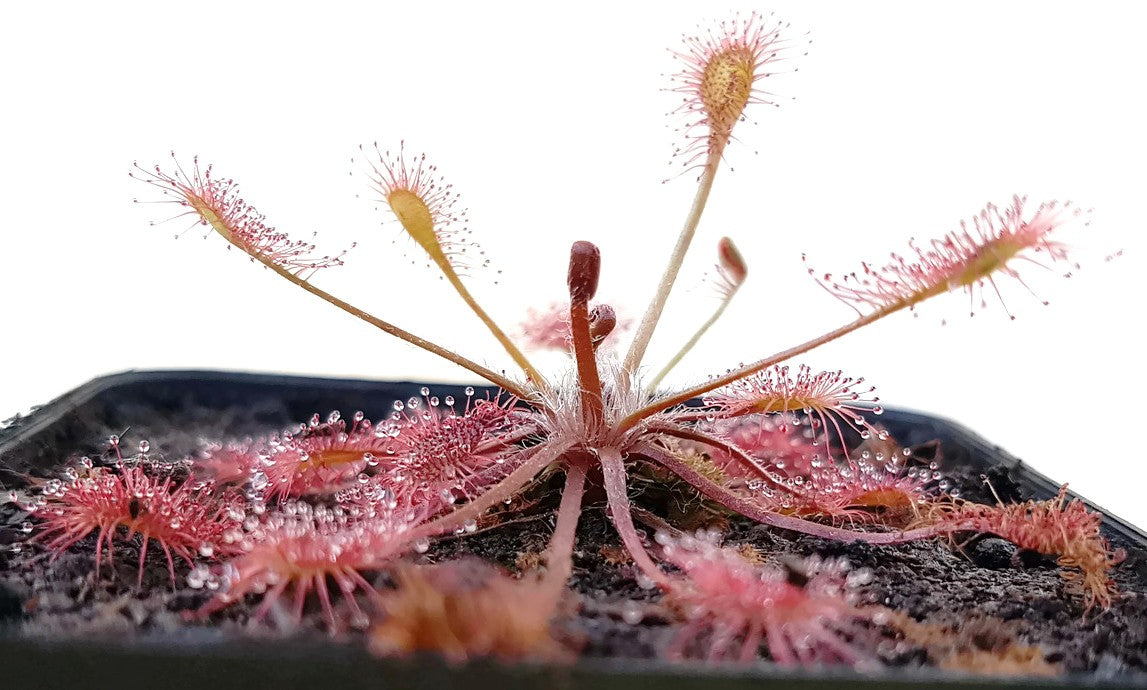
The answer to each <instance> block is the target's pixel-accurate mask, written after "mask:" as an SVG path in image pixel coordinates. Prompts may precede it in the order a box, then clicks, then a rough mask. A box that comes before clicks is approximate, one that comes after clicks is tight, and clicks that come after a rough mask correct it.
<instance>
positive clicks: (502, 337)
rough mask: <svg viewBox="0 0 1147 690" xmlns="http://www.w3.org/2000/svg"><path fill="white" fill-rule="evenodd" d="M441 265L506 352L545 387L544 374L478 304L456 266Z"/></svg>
mask: <svg viewBox="0 0 1147 690" xmlns="http://www.w3.org/2000/svg"><path fill="white" fill-rule="evenodd" d="M439 266H440V268H441V269H442V272H443V273H444V274H445V275H446V279H447V280H449V281H450V284H451V285H453V286H454V290H455V291H456V292H457V293H458V295H459V296H460V297H462V301H464V302H465V303H466V305H467V306H468V307H470V310H471V311H473V312H474V313H475V314H476V315H477V316H478V318H479V319H481V320H482V323H484V324H486V328H488V329H490V333H492V334H493V335H494V337H495V338H497V339H498V342H499V343H501V344H502V347H503V348H504V349H505V350H506V354H508V355H510V358H511V359H513V360H514V362H515V363H516V364H517V365H518V366H519V367H521V369H522V371H523V372H524V373H525V374H526V377H527V378H528V379H530V380H531V381H533V382H534V383H535V384H536V385H538V386H540V387H541V388H543V389H544V388H545V387H546V385H547V384H546V380H545V379H544V378H542V375H541V374H539V373H538V370H537V369H535V368H534V365H532V364H530V361H529V360H528V359H526V355H525V354H523V353H522V351H521V350H520V349H518V346H517V345H515V344H514V342H513V341H512V340H510V338H509V336H507V335H506V333H505V332H504V331H503V330H502V329H501V328H500V327H499V326H498V324H497V323H495V322H494V320H493V319H492V318H490V315H489V314H487V313H486V310H485V309H483V308H482V307H481V305H479V304H478V301H477V300H475V299H474V296H473V295H471V294H470V291H469V290H468V289H466V286H465V285H464V284H463V283H462V279H461V278H459V277H458V274H457V273H456V272H455V271H454V268H453V267H452V266H450V264H449V262H447V263H445V264H441V263H440V264H439Z"/></svg>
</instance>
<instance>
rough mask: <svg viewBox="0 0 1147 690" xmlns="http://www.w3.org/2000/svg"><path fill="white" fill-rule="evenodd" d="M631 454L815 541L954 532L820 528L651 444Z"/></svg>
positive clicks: (898, 539) (897, 539)
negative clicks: (737, 491)
mask: <svg viewBox="0 0 1147 690" xmlns="http://www.w3.org/2000/svg"><path fill="white" fill-rule="evenodd" d="M634 453H635V454H639V455H643V456H645V457H647V458H649V459H650V460H652V461H653V462H655V463H657V464H659V465H662V466H663V467H665V468H666V469H667V470H669V471H670V472H672V473H673V474H676V475H677V476H678V477H681V479H683V480H685V481H686V482H688V483H689V484H691V485H692V486H693V488H695V489H697V491H699V492H701V495H703V496H705V497H706V498H708V499H709V500H711V501H716V502H717V503H720V504H721V505H723V506H725V507H726V508H728V509H729V510H732V511H734V512H736V513H740V514H741V515H744V516H745V517H747V518H750V519H753V520H756V521H757V522H759V523H761V524H763V525H769V526H771V527H779V528H781V529H787V530H792V531H794V532H800V533H802V534H811V535H812V536H814V537H823V538H825V539H835V540H837V541H842V542H852V541H863V542H867V543H869V544H902V543H904V542H908V541H916V540H919V539H927V538H929V537H935V536H939V535H941V534H947V533H950V532H952V531H955V530H953V529H952V528H950V527H944V526H940V525H933V526H928V527H920V528H917V529H911V530H901V531H898V532H858V531H855V530H849V529H844V528H841V527H833V526H831V525H822V524H820V523H819V522H810V521H808V520H802V519H801V518H796V517H792V516H789V515H781V514H780V513H774V512H772V511H770V510H766V509H764V508H762V507H760V506H759V505H757V504H756V503H754V502H753V501H751V500H749V499H747V498H744V497H742V496H738V495H737V494H734V493H733V492H731V491H729V490H728V489H726V488H724V487H723V486H720V485H718V484H716V483H714V482H713V481H712V480H710V479H708V478H707V477H705V476H704V475H702V474H701V473H699V472H697V471H696V470H694V469H693V468H692V467H689V465H687V464H685V463H684V462H681V461H680V460H678V459H677V458H675V457H673V456H672V455H670V454H669V453H665V452H663V451H662V450H661V449H660V448H658V447H656V446H654V445H652V444H649V443H644V444H641V445H640V446H639V447H638V448H635V449H634Z"/></svg>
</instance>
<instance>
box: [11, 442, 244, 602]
mask: <svg viewBox="0 0 1147 690" xmlns="http://www.w3.org/2000/svg"><path fill="white" fill-rule="evenodd" d="M154 471H156V470H153V472H154ZM65 477H66V480H65V481H60V480H50V481H48V482H46V483H45V484H44V486H43V489H42V491H41V494H40V498H39V500H37V501H36V502H35V504H34V506H33V508H32V510H30V511H29V512H30V513H31V514H32V515H33V516H34V517H36V518H39V519H40V521H41V523H42V524H41V528H40V531H39V533H38V534H37V535H36V536H35V537H33V539H34V540H35V541H42V542H44V543H45V546H46V547H47V548H48V549H49V550H51V551H53V552H55V554H56V555H59V554H60V553H62V552H63V551H64V550H66V549H67V548H68V547H70V546H71V545H72V544H75V543H76V542H78V541H79V540H81V539H83V538H84V537H86V536H88V535H89V534H91V533H92V532H95V533H96V572H97V574H98V573H99V567H100V559H101V556H102V554H103V549H104V548H105V547H106V548H107V549H108V557H109V558H111V556H112V552H111V550H112V542H113V540H115V539H117V538H120V539H122V540H126V541H130V540H131V539H132V537H133V536H135V535H136V534H139V535H140V536H141V537H142V539H143V545H142V546H141V548H140V552H139V582H140V583H141V584H142V582H143V568H144V559H145V558H146V555H147V545H148V542H149V541H155V542H156V543H157V544H159V546H160V548H162V550H163V553H164V555H165V556H166V557H167V567H168V572H169V573H170V575H171V579H172V582H174V581H175V564H174V562H173V560H172V554H174V555H176V556H179V557H180V558H182V559H183V560H185V561H187V563H189V564H192V563H194V561H195V558H196V556H197V555H200V556H204V557H212V556H215V557H218V556H220V555H224V554H227V553H233V552H234V548H235V547H234V545H233V544H231V540H232V538H233V536H234V533H235V530H236V529H238V528H239V526H240V525H241V524H242V522H243V518H244V517H245V511H244V506H243V499H242V497H241V496H239V495H238V494H236V493H233V492H229V491H224V492H216V490H215V487H214V485H212V484H211V483H209V482H191V481H183V482H180V481H177V480H176V479H174V478H173V477H172V476H171V475H170V474H165V475H164V474H152V473H150V472H149V471H147V470H145V468H144V466H143V465H132V466H127V465H124V466H121V467H120V468H118V469H114V470H113V469H105V468H100V467H96V468H93V467H92V466H91V463H90V462H86V463H82V464H81V466H80V467H79V468H78V469H77V468H69V469H68V470H67V471H65ZM121 527H122V528H123V529H124V530H125V532H126V533H125V534H124V535H123V536H122V537H119V536H118V532H119V528H121Z"/></svg>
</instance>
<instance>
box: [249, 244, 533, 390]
mask: <svg viewBox="0 0 1147 690" xmlns="http://www.w3.org/2000/svg"><path fill="white" fill-rule="evenodd" d="M236 246H239V245H236ZM240 248H242V247H240ZM248 254H250V256H251V258H253V259H255V260H256V261H258V262H259V263H261V264H263V265H264V266H266V267H267V268H269V269H271V270H272V271H274V272H275V273H278V274H279V275H280V276H282V277H283V278H285V279H287V280H288V281H290V282H292V283H294V284H295V285H298V286H299V287H301V288H302V289H304V290H306V291H307V292H309V293H311V294H312V295H315V296H316V297H319V298H320V299H322V300H324V301H326V302H329V303H330V304H333V305H335V306H336V307H338V308H339V309H342V310H343V311H345V312H346V313H348V314H350V315H351V316H355V317H358V318H359V319H362V320H363V321H366V322H367V323H369V324H370V325H372V326H374V327H375V328H378V329H379V330H381V331H383V332H385V333H388V334H390V335H393V336H394V337H396V338H400V339H402V340H405V341H406V342H408V343H410V344H411V345H415V346H417V347H420V348H422V349H423V350H426V351H428V352H432V353H434V354H436V355H438V356H439V357H441V358H443V359H446V360H449V361H451V362H454V363H455V364H457V365H458V366H460V367H463V368H465V369H468V370H470V371H472V372H474V373H475V374H477V375H478V376H481V377H482V378H484V379H486V380H487V381H489V382H490V383H492V384H494V385H495V386H498V387H499V388H501V389H502V390H504V391H506V392H508V393H510V394H512V395H515V396H517V397H519V398H523V399H528V398H529V392H528V391H527V390H526V389H524V388H522V387H521V386H520V385H518V384H517V383H515V382H513V381H511V380H510V379H508V378H506V377H505V376H502V375H501V374H496V373H494V372H493V371H491V370H489V369H487V368H486V367H484V366H482V365H480V364H478V363H476V362H472V361H470V360H469V359H466V358H465V357H463V356H461V355H459V354H455V353H453V352H451V351H450V350H447V349H446V348H444V347H442V346H440V345H435V344H434V343H432V342H430V341H429V340H426V339H425V338H420V337H418V336H416V335H414V334H413V333H411V332H409V331H406V330H403V329H401V328H399V327H398V326H395V325H394V324H392V323H389V322H387V321H383V320H382V319H380V318H378V317H377V316H374V315H373V314H370V313H368V312H365V311H363V310H362V309H359V308H358V307H356V306H354V305H352V304H350V303H349V302H346V301H343V300H341V299H339V298H338V297H335V296H334V295H332V294H330V293H329V292H327V291H326V290H323V289H321V288H318V287H315V286H314V285H312V284H311V282H310V281H308V280H306V279H304V278H301V277H299V276H297V275H295V274H294V273H291V272H290V271H288V270H287V269H285V268H283V267H282V266H280V265H278V264H277V263H275V262H274V261H272V260H271V259H269V258H267V257H265V256H263V255H261V254H254V253H250V252H248Z"/></svg>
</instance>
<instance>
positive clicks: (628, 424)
mask: <svg viewBox="0 0 1147 690" xmlns="http://www.w3.org/2000/svg"><path fill="white" fill-rule="evenodd" d="M906 306H908V305H907V304H896V305H893V306H891V307H885V308H883V309H878V310H876V311H874V312H872V313H871V314H868V315H866V316H862V317H860V318H859V319H857V320H855V321H852V322H851V323H847V324H845V325H843V326H841V327H840V328H837V329H836V330H833V331H829V332H828V333H825V334H824V335H822V336H819V337H817V338H813V339H812V340H808V341H805V342H803V343H801V344H800V345H794V346H793V347H790V348H789V349H787V350H782V351H780V352H778V353H776V354H774V355H771V356H769V357H766V358H764V359H762V360H758V361H756V362H753V363H752V364H747V365H745V366H743V367H740V368H738V369H734V370H733V371H730V372H729V373H727V374H725V375H724V376H718V377H716V378H713V379H709V380H708V381H706V382H705V383H702V384H700V385H698V386H694V387H692V388H688V389H686V390H683V391H681V392H679V393H674V394H673V395H671V396H668V397H665V398H661V399H659V400H655V401H654V402H652V403H650V404H648V405H646V406H645V407H643V408H641V409H639V410H637V411H636V412H633V413H631V414H630V415H629V416H627V417H626V418H625V419H623V420H621V424H620V425H619V428H618V430H619V431H627V430H629V429H632V428H633V427H634V426H635V425H636V424H637V423H639V422H640V421H641V420H643V419H645V418H646V417H649V416H652V415H655V414H657V413H658V412H660V411H662V410H664V409H666V408H669V407H673V406H674V405H680V404H681V403H683V402H685V401H686V400H691V399H693V398H696V397H698V396H701V395H704V394H705V393H708V392H710V391H713V390H716V389H718V388H720V387H721V386H726V385H728V384H730V383H732V382H734V381H737V380H738V379H743V378H745V377H746V376H751V375H753V374H755V373H757V372H758V371H761V370H762V369H767V368H769V367H771V366H773V365H774V364H779V363H780V362H783V361H785V360H786V359H791V358H793V357H796V356H797V355H800V354H804V353H805V352H808V351H809V350H812V349H813V348H816V347H820V346H821V345H824V344H826V343H830V342H832V341H834V340H836V339H837V338H839V337H841V336H844V335H848V334H849V333H851V332H853V331H855V330H856V329H858V328H861V327H863V326H867V325H868V324H870V323H872V322H874V321H878V320H880V319H882V318H884V317H885V316H888V315H889V314H892V313H895V312H897V311H900V310H901V309H903V308H904V307H906Z"/></svg>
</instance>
